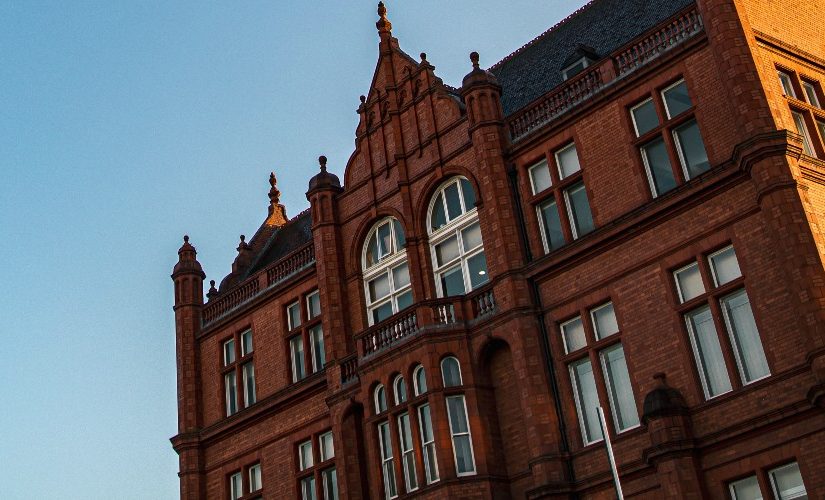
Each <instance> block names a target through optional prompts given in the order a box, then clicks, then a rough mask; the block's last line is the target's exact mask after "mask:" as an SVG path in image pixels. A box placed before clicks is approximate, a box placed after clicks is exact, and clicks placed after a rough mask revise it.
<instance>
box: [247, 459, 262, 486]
mask: <svg viewBox="0 0 825 500" xmlns="http://www.w3.org/2000/svg"><path fill="white" fill-rule="evenodd" d="M259 489H261V464H255V465H253V466H252V467H250V468H249V491H250V492H252V491H258V490H259Z"/></svg>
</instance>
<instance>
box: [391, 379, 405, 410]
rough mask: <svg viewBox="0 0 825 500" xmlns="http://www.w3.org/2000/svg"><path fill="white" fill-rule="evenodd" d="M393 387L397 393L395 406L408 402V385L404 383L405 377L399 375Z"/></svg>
mask: <svg viewBox="0 0 825 500" xmlns="http://www.w3.org/2000/svg"><path fill="white" fill-rule="evenodd" d="M392 385H393V389H394V391H395V404H397V405H400V404H401V403H405V402H406V401H407V383H406V382H404V377H402V376H401V375H398V376H397V377H395V381H394V382H393V383H392Z"/></svg>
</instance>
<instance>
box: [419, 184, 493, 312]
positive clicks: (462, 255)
mask: <svg viewBox="0 0 825 500" xmlns="http://www.w3.org/2000/svg"><path fill="white" fill-rule="evenodd" d="M461 179H464V180H467V181H468V183H469V180H468V179H467V178H466V177H463V176H455V177H452V178H450V179H449V180H448V181H446V182H444V183H443V184H441V186H439V188H438V189H437V190H436V191H435V193H433V195H432V198H431V199H430V205H429V208H428V209H427V230H428V232H429V236H430V258H431V259H432V263H433V275H434V278H435V287H436V295H437V296H438V297H444V293H445V292H444V290H443V289H442V286H441V273H442V272H444V271H447V270H449V269H450V268H453V267H455V266H456V265H459V266H460V268H461V277H462V279H463V280H464V293H465V295H466V294H468V293H470V292H472V291H473V286H472V281H471V279H470V271H469V266H468V265H467V261H469V260H470V259H471V258H473V257H475V256H476V255H478V254H481V253H484V235H483V234H482V235H481V244H480V245H479V246H477V247H475V248H472V249H470V250H465V249H464V238H463V237H462V235H461V232H462V231H463V230H464V229H466V228H468V227H470V226H472V225H473V224H476V223H479V220H478V209H477V208H476V207H471V208H470V209H468V208H467V207H466V206H465V201H464V192H463V191H462V188H461ZM451 184H456V186H457V187H458V192H459V202H460V203H461V210H462V213H461V214H460V215H458V216H457V217H456V218H455V219H453V220H451V221H448V222H447V224H445V225H443V226H441V227H440V228H438V229H437V230H435V231H433V229H432V213H433V207H434V206H435V201H436V200H437V199H438V198H439V196H438V195H439V194H442V193H444V192H445V191H446V189H447V187H449V186H450V185H451ZM469 185H470V189H473V186H472V183H469ZM473 194H474V195H476V193H473ZM476 199H478V198H477V197H476ZM441 202H442V203H443V204H444V212H445V214H446V213H447V201H446V196H443V195H442V196H441ZM445 217H446V215H445ZM480 230H481V225H480V224H479V231H480ZM453 236H455V238H456V244H457V245H458V256H457V257H454V258H453V259H452V260H449V261H447V262H445V263H444V264H441V265H439V264H438V259H437V256H436V247H437V246H438V245H439V244H440V243H443V242H444V241H446V240H448V239H450V238H451V237H453ZM484 258H485V261H486V259H487V255H486V254H485V256H484ZM487 283H489V275H488V278H487V281H486V282H485V283H483V284H481V285H480V286H484V285H486V284H487Z"/></svg>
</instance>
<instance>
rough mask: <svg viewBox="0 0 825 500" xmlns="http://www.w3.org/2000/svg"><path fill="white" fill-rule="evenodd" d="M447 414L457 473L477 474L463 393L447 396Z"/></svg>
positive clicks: (462, 474)
mask: <svg viewBox="0 0 825 500" xmlns="http://www.w3.org/2000/svg"><path fill="white" fill-rule="evenodd" d="M447 414H448V416H449V421H450V436H451V437H452V441H453V454H454V455H455V468H456V474H457V475H458V476H469V475H472V474H475V473H476V464H475V458H474V457H473V440H472V437H471V436H470V426H469V423H468V421H467V403H466V401H465V400H464V395H463V394H462V395H460V396H448V397H447Z"/></svg>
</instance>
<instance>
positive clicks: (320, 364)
mask: <svg viewBox="0 0 825 500" xmlns="http://www.w3.org/2000/svg"><path fill="white" fill-rule="evenodd" d="M309 343H310V347H311V348H312V353H311V354H312V372H313V373H314V372H317V371H318V370H321V369H323V368H324V365H325V364H326V363H327V359H326V353H325V352H324V330H323V327H322V326H321V325H315V326H313V327H312V328H311V329H310V330H309Z"/></svg>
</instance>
